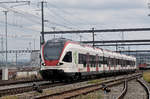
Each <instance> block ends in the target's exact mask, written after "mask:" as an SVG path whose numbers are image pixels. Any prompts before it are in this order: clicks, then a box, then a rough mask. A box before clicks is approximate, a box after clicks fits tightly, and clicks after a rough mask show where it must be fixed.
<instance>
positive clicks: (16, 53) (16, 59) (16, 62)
mask: <svg viewBox="0 0 150 99" xmlns="http://www.w3.org/2000/svg"><path fill="white" fill-rule="evenodd" d="M16 66H17V52H16Z"/></svg>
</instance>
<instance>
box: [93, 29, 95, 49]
mask: <svg viewBox="0 0 150 99" xmlns="http://www.w3.org/2000/svg"><path fill="white" fill-rule="evenodd" d="M92 34H93V47H94V46H95V43H94V41H95V40H94V36H95V34H94V28H92Z"/></svg>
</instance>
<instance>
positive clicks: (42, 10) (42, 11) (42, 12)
mask: <svg viewBox="0 0 150 99" xmlns="http://www.w3.org/2000/svg"><path fill="white" fill-rule="evenodd" d="M43 4H44V2H43V1H42V2H41V14H42V32H41V34H42V41H41V43H42V44H43V43H44V9H43Z"/></svg>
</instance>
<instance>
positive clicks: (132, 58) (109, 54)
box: [47, 38, 136, 60]
mask: <svg viewBox="0 0 150 99" xmlns="http://www.w3.org/2000/svg"><path fill="white" fill-rule="evenodd" d="M47 42H62V43H65V42H70V43H72V44H78V45H80V46H82V47H88V48H92V49H95V50H97V51H98V50H99V51H102V52H103V53H104V55H105V56H106V57H111V58H114V57H116V58H119V59H122V58H123V59H127V60H128V59H130V60H136V58H135V57H134V56H128V55H125V54H120V53H117V52H113V51H111V50H108V49H102V48H97V47H93V46H91V45H87V44H83V43H80V42H76V41H72V40H70V39H66V38H54V39H51V40H48V41H47Z"/></svg>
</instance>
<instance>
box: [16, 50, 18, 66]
mask: <svg viewBox="0 0 150 99" xmlns="http://www.w3.org/2000/svg"><path fill="white" fill-rule="evenodd" d="M17 56H18V55H17V52H16V66H17V62H18V57H17Z"/></svg>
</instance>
